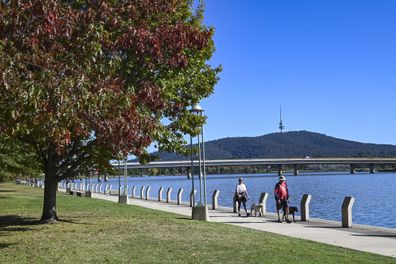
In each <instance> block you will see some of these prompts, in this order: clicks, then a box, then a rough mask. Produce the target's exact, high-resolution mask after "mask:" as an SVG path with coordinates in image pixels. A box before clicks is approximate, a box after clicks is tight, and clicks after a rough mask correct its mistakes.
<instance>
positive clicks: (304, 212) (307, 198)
mask: <svg viewBox="0 0 396 264" xmlns="http://www.w3.org/2000/svg"><path fill="white" fill-rule="evenodd" d="M311 198H312V196H311V195H310V194H303V197H302V199H301V203H300V209H301V221H309V203H310V202H311Z"/></svg>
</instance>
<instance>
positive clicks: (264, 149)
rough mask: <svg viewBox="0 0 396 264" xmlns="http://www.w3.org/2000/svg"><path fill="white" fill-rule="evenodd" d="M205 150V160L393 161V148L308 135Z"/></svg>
mask: <svg viewBox="0 0 396 264" xmlns="http://www.w3.org/2000/svg"><path fill="white" fill-rule="evenodd" d="M205 148H206V158H207V159H251V158H303V157H306V156H310V157H313V158H321V157H396V146H394V145H380V144H366V143H360V142H355V141H348V140H343V139H338V138H334V137H329V136H326V135H323V134H319V133H313V132H308V131H293V132H283V133H272V134H267V135H264V136H259V137H230V138H223V139H218V140H213V141H209V142H206V144H205ZM156 154H158V153H156ZM159 156H160V160H183V159H188V157H185V156H181V155H178V154H175V153H160V154H159Z"/></svg>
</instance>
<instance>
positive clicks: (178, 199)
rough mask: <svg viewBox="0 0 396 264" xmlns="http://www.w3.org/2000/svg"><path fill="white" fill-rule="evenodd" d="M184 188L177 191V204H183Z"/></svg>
mask: <svg viewBox="0 0 396 264" xmlns="http://www.w3.org/2000/svg"><path fill="white" fill-rule="evenodd" d="M183 191H184V190H183V188H180V189H179V191H178V192H177V204H178V205H181V204H182V195H183Z"/></svg>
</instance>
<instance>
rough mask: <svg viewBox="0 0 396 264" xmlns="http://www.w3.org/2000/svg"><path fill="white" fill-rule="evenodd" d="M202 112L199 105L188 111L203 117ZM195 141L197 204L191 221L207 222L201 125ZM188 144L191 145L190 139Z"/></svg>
mask: <svg viewBox="0 0 396 264" xmlns="http://www.w3.org/2000/svg"><path fill="white" fill-rule="evenodd" d="M203 111H204V110H203V109H202V107H201V106H200V105H199V104H194V105H193V106H192V107H191V110H190V112H191V113H193V114H196V115H199V116H201V117H202V115H203ZM191 137H192V136H191ZM197 139H198V166H199V202H198V204H197V205H193V208H192V219H193V220H202V221H209V213H208V205H207V202H206V170H205V143H204V129H203V125H202V126H201V129H200V133H199V134H198V135H197ZM190 143H191V145H192V138H191V141H190ZM191 153H192V146H191ZM191 166H192V167H193V159H192V154H191ZM192 182H194V176H192ZM193 191H194V189H193Z"/></svg>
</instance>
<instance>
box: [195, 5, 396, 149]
mask: <svg viewBox="0 0 396 264" xmlns="http://www.w3.org/2000/svg"><path fill="white" fill-rule="evenodd" d="M395 14H396V1H391V0H372V1H365V0H360V1H353V0H343V1H341V0H320V1H319V0H311V1H309V0H298V1H297V0H284V1H282V0H247V1H241V0H206V11H205V23H206V24H207V25H211V26H213V27H214V28H215V30H216V31H215V32H216V33H215V38H214V39H215V45H216V53H215V54H214V56H213V59H212V61H211V63H212V64H213V65H218V64H221V65H222V66H223V72H222V73H221V75H220V78H221V79H220V81H219V83H218V84H217V86H216V88H215V93H214V94H213V95H212V96H211V97H210V98H208V99H205V100H204V101H203V102H202V103H201V105H202V107H203V108H205V110H206V112H205V113H206V114H207V116H208V123H207V125H206V127H205V133H206V140H213V139H218V138H223V137H233V136H259V135H264V134H267V133H272V132H277V131H278V122H279V106H280V104H282V108H283V120H284V124H285V126H286V131H291V130H293V131H296V130H309V131H314V132H319V133H323V134H327V135H329V136H334V137H338V138H344V139H350V140H356V141H361V142H371V143H386V144H395V145H396V122H395V120H394V119H395V113H396V103H395V100H396V99H395V98H396V15H395Z"/></svg>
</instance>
